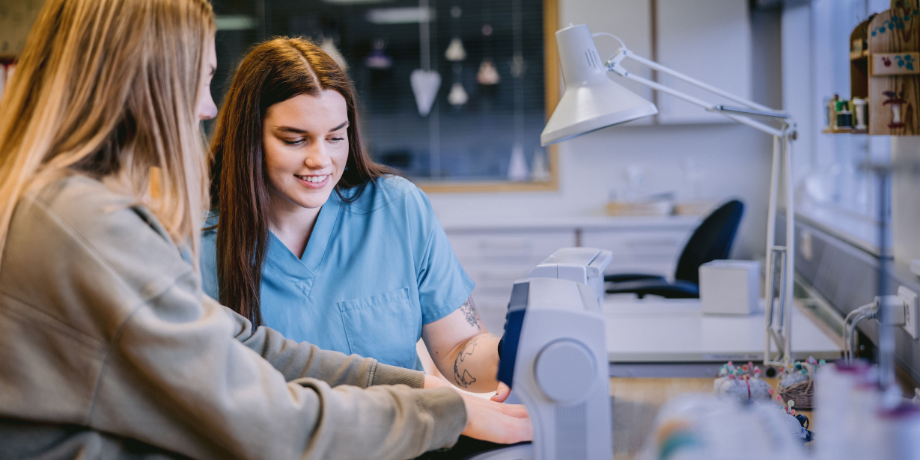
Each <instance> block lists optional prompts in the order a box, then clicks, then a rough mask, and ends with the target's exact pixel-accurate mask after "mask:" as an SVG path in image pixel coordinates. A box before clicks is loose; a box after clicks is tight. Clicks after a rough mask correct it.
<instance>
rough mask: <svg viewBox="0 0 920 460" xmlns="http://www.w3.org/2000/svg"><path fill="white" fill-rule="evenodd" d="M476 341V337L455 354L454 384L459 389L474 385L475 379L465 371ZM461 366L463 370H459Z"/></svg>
mask: <svg viewBox="0 0 920 460" xmlns="http://www.w3.org/2000/svg"><path fill="white" fill-rule="evenodd" d="M464 305H466V304H464ZM478 340H479V337H476V338H474V339H473V340H470V341H469V342H467V344H466V345H464V346H463V348H462V349H461V350H460V353H459V354H457V359H455V360H454V382H457V386H459V387H461V388H468V387H469V386H470V385H472V384H474V383H476V377H473V376H472V375H471V374H470V371H469V370H467V367H468V366H467V364H469V363H467V362H466V358H468V357H470V356H473V351H475V350H476V342H477V341H478ZM461 366H462V367H463V370H461V369H460V368H461Z"/></svg>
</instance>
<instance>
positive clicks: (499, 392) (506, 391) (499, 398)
mask: <svg viewBox="0 0 920 460" xmlns="http://www.w3.org/2000/svg"><path fill="white" fill-rule="evenodd" d="M510 394H511V388H509V387H508V385H505V384H504V383H502V382H498V389H496V390H495V395H494V396H492V397H491V398H489V399H491V400H492V401H495V402H499V403H501V402H505V400H506V399H508V396H509V395H510Z"/></svg>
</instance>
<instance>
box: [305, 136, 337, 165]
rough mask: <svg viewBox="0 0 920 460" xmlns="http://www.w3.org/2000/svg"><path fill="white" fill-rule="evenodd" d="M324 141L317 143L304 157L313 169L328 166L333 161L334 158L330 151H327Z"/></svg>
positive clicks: (306, 163)
mask: <svg viewBox="0 0 920 460" xmlns="http://www.w3.org/2000/svg"><path fill="white" fill-rule="evenodd" d="M323 144H324V143H323V142H317V143H315V144H314V145H313V146H312V147H313V148H311V149H309V151H308V152H307V157H306V158H305V159H304V164H305V165H306V166H307V167H308V168H311V169H322V168H325V167H326V166H329V165H330V164H331V163H332V159H331V158H330V157H329V152H327V151H326V147H325V145H323Z"/></svg>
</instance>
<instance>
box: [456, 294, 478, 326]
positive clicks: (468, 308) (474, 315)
mask: <svg viewBox="0 0 920 460" xmlns="http://www.w3.org/2000/svg"><path fill="white" fill-rule="evenodd" d="M460 311H462V312H463V315H464V316H465V317H466V322H467V323H470V326H473V327H475V328H476V329H477V330H478V331H479V332H482V326H480V325H479V323H480V321H481V320H480V319H479V313H478V312H477V311H476V306H475V305H473V298H472V297H469V298H467V299H466V302H463V305H460Z"/></svg>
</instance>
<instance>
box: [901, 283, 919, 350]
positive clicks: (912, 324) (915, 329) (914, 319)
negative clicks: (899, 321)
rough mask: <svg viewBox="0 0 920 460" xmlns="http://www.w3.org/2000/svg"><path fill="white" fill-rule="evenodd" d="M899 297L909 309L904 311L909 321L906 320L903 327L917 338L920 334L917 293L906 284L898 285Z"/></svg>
mask: <svg viewBox="0 0 920 460" xmlns="http://www.w3.org/2000/svg"><path fill="white" fill-rule="evenodd" d="M898 297H900V298H901V300H903V301H904V304H905V305H906V306H907V310H906V311H905V312H904V318H905V319H906V320H907V321H905V323H904V325H903V326H901V327H903V328H904V330H905V331H907V333H908V334H910V336H911V337H913V338H914V340H917V337H918V335H920V317H918V316H917V315H918V312H917V310H918V308H917V303H918V302H917V293H916V292H914V291H911V290H910V289H908V288H906V287H904V286H900V287H898Z"/></svg>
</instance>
